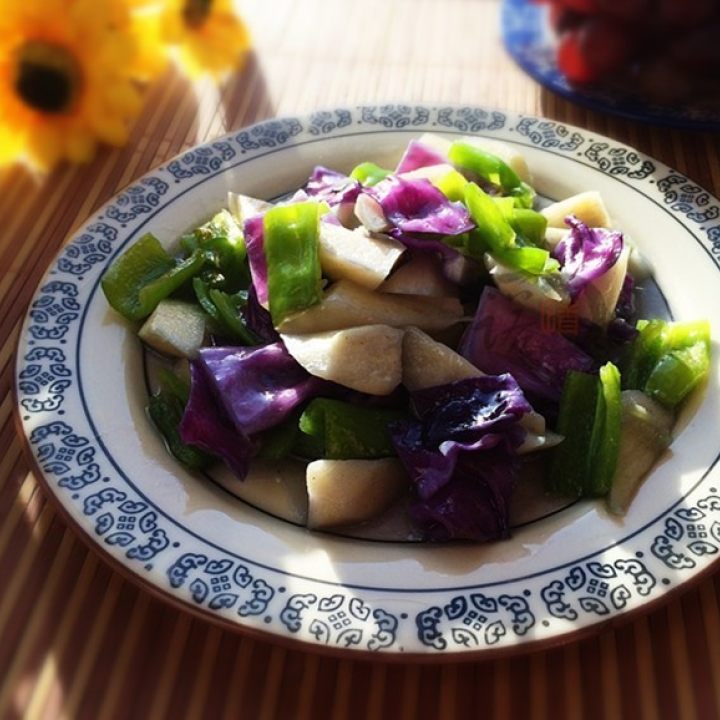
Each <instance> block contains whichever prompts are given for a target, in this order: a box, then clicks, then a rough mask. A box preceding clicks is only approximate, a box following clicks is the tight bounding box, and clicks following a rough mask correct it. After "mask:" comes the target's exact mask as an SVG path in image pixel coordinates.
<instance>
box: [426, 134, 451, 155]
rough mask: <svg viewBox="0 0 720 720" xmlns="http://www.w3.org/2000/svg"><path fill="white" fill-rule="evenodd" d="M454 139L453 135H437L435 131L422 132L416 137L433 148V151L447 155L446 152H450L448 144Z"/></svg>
mask: <svg viewBox="0 0 720 720" xmlns="http://www.w3.org/2000/svg"><path fill="white" fill-rule="evenodd" d="M455 139H456V138H454V137H446V136H445V135H438V134H437V133H423V134H422V135H421V136H420V137H419V138H418V142H421V143H422V144H423V145H427V146H428V147H430V148H432V149H433V150H435V152H437V153H440V155H445V156H446V157H447V154H448V153H449V152H450V146H451V145H452V143H453V140H455Z"/></svg>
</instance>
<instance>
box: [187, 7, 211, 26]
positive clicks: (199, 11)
mask: <svg viewBox="0 0 720 720" xmlns="http://www.w3.org/2000/svg"><path fill="white" fill-rule="evenodd" d="M211 10H212V0H185V6H184V7H183V19H184V20H185V24H186V25H188V26H190V27H191V28H198V27H200V26H201V25H202V24H203V23H204V22H205V20H207V16H208V15H209V14H210V11H211Z"/></svg>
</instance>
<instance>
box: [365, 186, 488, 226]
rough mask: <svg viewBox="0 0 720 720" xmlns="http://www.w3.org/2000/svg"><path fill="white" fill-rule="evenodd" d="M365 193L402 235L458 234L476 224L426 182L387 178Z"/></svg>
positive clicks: (463, 211)
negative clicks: (378, 204)
mask: <svg viewBox="0 0 720 720" xmlns="http://www.w3.org/2000/svg"><path fill="white" fill-rule="evenodd" d="M365 192H367V193H369V194H370V195H371V197H373V198H375V200H377V201H378V202H379V203H380V206H381V207H382V209H383V212H384V213H385V217H386V218H387V219H388V221H389V222H390V223H391V224H392V225H393V226H394V227H395V228H396V229H397V230H398V231H400V232H403V233H430V234H433V235H460V234H462V233H464V232H468V231H469V230H472V229H473V228H474V227H475V225H474V224H473V222H472V220H471V219H470V214H469V213H468V211H467V208H466V207H465V206H464V205H463V204H462V203H459V202H451V201H450V200H448V199H447V198H446V197H445V196H444V195H443V194H442V193H441V192H440V190H438V189H437V188H436V187H435V186H434V185H433V184H432V183H431V182H430V181H429V180H425V179H424V178H418V179H416V180H406V179H404V178H399V177H395V176H394V175H390V176H388V177H386V178H385V179H384V180H382V181H380V182H379V183H378V184H377V185H375V186H374V187H371V188H366V190H365Z"/></svg>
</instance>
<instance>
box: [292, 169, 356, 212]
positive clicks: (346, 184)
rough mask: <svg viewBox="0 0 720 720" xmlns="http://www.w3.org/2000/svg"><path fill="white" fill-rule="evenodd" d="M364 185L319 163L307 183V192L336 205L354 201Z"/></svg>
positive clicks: (331, 204) (313, 196)
mask: <svg viewBox="0 0 720 720" xmlns="http://www.w3.org/2000/svg"><path fill="white" fill-rule="evenodd" d="M361 190H362V185H361V184H360V183H359V182H358V181H357V180H354V179H353V178H351V177H348V176H347V175H344V174H343V173H340V172H337V171H336V170H330V169H329V168H326V167H323V166H322V165H318V166H317V167H316V168H315V169H314V170H313V171H312V174H311V175H310V178H309V180H308V181H307V183H306V185H305V192H306V193H307V194H308V195H309V196H310V197H312V198H314V199H316V200H325V202H327V203H328V205H330V206H331V207H332V206H334V205H339V204H345V203H354V202H355V200H357V196H358V195H359V194H360V191H361Z"/></svg>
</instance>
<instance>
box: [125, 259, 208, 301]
mask: <svg viewBox="0 0 720 720" xmlns="http://www.w3.org/2000/svg"><path fill="white" fill-rule="evenodd" d="M206 259H207V258H206V255H205V253H204V252H203V251H202V250H196V251H195V252H194V253H193V254H192V255H191V256H190V257H189V258H187V259H186V260H183V261H182V262H180V263H179V264H177V265H175V267H173V268H171V269H170V270H168V271H167V272H166V273H164V274H163V275H161V276H160V277H158V278H156V279H155V280H152V281H151V282H149V283H148V284H147V285H145V286H144V287H142V288H140V290H139V291H138V301H139V302H140V304H141V305H142V306H143V307H149V308H151V312H152V310H154V309H155V308H156V307H157V305H158V303H159V302H160V301H161V300H164V299H165V298H166V297H168V296H170V295H172V294H173V293H174V292H175V291H176V290H177V289H179V288H180V287H182V286H183V285H184V284H185V283H186V282H188V281H189V280H191V279H192V278H193V277H195V275H197V274H198V273H199V272H200V271H201V270H202V268H203V266H204V265H205V261H206Z"/></svg>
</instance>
